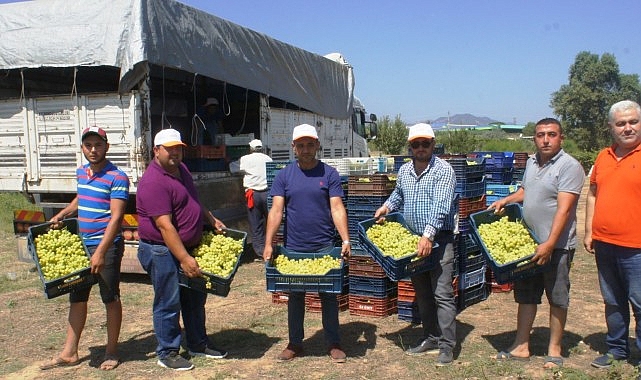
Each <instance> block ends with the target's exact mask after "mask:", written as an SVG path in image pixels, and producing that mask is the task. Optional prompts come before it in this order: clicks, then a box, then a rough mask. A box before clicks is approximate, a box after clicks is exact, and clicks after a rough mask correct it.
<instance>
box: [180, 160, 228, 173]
mask: <svg viewBox="0 0 641 380" xmlns="http://www.w3.org/2000/svg"><path fill="white" fill-rule="evenodd" d="M183 162H184V163H185V165H187V169H189V171H191V172H220V171H225V170H227V162H225V159H224V158H217V159H207V158H186V159H184V160H183Z"/></svg>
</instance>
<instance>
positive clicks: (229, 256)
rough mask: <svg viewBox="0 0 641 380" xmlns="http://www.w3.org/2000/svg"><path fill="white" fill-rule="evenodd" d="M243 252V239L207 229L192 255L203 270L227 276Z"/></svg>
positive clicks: (219, 275)
mask: <svg viewBox="0 0 641 380" xmlns="http://www.w3.org/2000/svg"><path fill="white" fill-rule="evenodd" d="M242 253H243V242H242V240H236V239H234V238H232V237H229V236H225V235H221V234H215V233H213V232H211V231H206V232H205V233H204V234H203V237H202V238H201V240H200V244H199V245H198V247H196V248H195V249H194V250H193V252H192V255H193V256H194V257H195V258H196V262H197V263H198V266H199V267H200V269H201V270H202V271H203V272H207V273H211V274H214V275H216V276H218V277H222V278H227V277H229V275H231V273H232V272H233V270H234V267H235V266H236V262H237V261H238V257H239V256H240V255H241V254H242Z"/></svg>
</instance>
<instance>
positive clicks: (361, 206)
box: [346, 195, 388, 217]
mask: <svg viewBox="0 0 641 380" xmlns="http://www.w3.org/2000/svg"><path fill="white" fill-rule="evenodd" d="M387 198H388V196H368V195H351V196H349V197H347V203H346V205H347V210H348V211H349V210H351V211H355V212H359V211H361V212H369V213H370V215H369V216H370V217H371V216H372V215H374V212H376V210H377V209H378V208H379V207H381V206H382V205H383V203H385V201H386V200H387Z"/></svg>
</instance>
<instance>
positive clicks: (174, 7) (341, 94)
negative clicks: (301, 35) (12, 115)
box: [0, 0, 354, 119]
mask: <svg viewBox="0 0 641 380" xmlns="http://www.w3.org/2000/svg"><path fill="white" fill-rule="evenodd" d="M147 63H151V64H155V65H160V66H166V67H173V68H177V69H181V70H185V71H187V72H190V73H197V74H198V75H204V76H207V77H210V78H213V79H217V80H220V81H223V82H227V83H230V84H233V85H236V86H240V87H244V88H249V89H251V90H254V91H257V92H260V93H263V94H266V95H269V96H273V97H277V98H279V99H282V100H285V101H287V102H290V103H293V104H296V105H298V106H299V107H302V108H305V109H308V110H310V111H313V112H317V113H319V114H322V115H325V116H328V117H335V118H340V119H345V118H347V117H348V116H349V114H350V110H351V106H352V101H353V89H354V80H353V73H352V69H351V67H350V66H349V65H345V64H341V63H337V62H335V61H333V60H331V59H328V58H325V57H323V56H321V55H317V54H314V53H311V52H308V51H306V50H303V49H300V48H297V47H295V46H292V45H289V44H286V43H283V42H280V41H278V40H275V39H273V38H271V37H269V36H266V35H264V34H262V33H258V32H255V31H253V30H251V29H247V28H244V27H242V26H240V25H237V24H234V23H232V22H229V21H227V20H224V19H221V18H219V17H216V16H214V15H211V14H208V13H206V12H203V11H200V10H197V9H195V8H192V7H189V6H187V5H185V4H182V3H179V2H177V1H175V0H109V1H105V0H82V1H69V0H35V1H27V2H17V3H9V4H2V5H0V69H21V68H38V67H76V66H114V67H119V68H120V83H119V90H120V91H121V92H126V91H129V90H130V89H131V88H133V86H135V85H136V84H137V82H138V81H139V80H140V79H141V78H143V76H144V75H146V74H147V71H148V65H147Z"/></svg>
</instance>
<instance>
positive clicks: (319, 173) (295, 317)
mask: <svg viewBox="0 0 641 380" xmlns="http://www.w3.org/2000/svg"><path fill="white" fill-rule="evenodd" d="M292 148H293V150H294V153H295V154H296V157H297V161H296V162H295V163H292V164H289V165H287V166H286V167H285V168H283V169H281V170H280V171H279V172H278V174H276V178H274V183H273V184H272V188H271V191H270V194H271V196H272V208H271V210H270V211H269V216H268V218H267V232H266V236H265V250H264V252H263V258H264V259H265V260H270V259H271V258H272V253H273V247H272V242H273V241H274V236H275V235H276V231H277V230H278V227H279V226H280V224H281V221H282V219H283V211H284V210H285V209H287V212H286V213H285V217H286V221H285V234H284V236H285V248H286V249H287V250H289V251H294V252H303V253H320V254H323V253H325V252H327V253H329V252H331V251H332V250H333V249H334V240H335V234H336V231H338V233H339V235H340V236H341V239H342V240H343V243H342V248H341V254H342V255H343V257H347V256H349V253H350V250H351V244H350V241H349V231H348V228H347V212H346V211H345V206H344V205H343V201H342V197H343V188H342V187H341V179H340V176H339V174H338V171H336V169H334V168H333V167H331V166H329V165H327V164H325V163H323V162H321V161H319V160H318V159H316V153H317V152H318V150H319V149H320V142H319V141H318V134H317V133H316V128H315V127H314V126H312V125H309V124H302V125H298V126H296V127H295V128H294V133H293V136H292ZM319 296H320V299H321V312H322V320H323V329H324V330H325V340H326V343H327V346H328V354H329V356H330V357H331V358H332V360H333V361H334V362H336V363H344V362H345V361H346V358H347V357H346V355H345V352H344V351H343V350H342V348H341V346H340V335H339V331H338V330H339V323H338V299H337V297H336V294H332V293H324V292H321V293H319ZM304 318H305V293H304V292H290V293H289V300H288V302H287V321H288V330H289V344H288V345H287V347H286V348H285V349H284V350H283V352H282V353H281V354H280V355H278V357H277V360H278V361H281V362H284V361H290V360H292V359H294V358H295V357H299V356H301V355H302V353H303V338H304V329H303V321H304Z"/></svg>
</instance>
